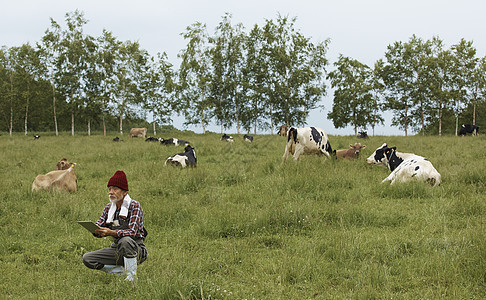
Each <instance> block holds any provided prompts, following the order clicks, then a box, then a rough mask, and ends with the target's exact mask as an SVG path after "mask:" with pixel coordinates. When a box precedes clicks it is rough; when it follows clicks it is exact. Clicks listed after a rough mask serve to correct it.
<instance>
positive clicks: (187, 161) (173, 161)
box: [164, 146, 197, 168]
mask: <svg viewBox="0 0 486 300" xmlns="http://www.w3.org/2000/svg"><path fill="white" fill-rule="evenodd" d="M184 151H185V152H184V153H179V154H176V155H174V156H171V157H169V158H167V160H166V161H165V163H164V165H165V166H167V165H168V164H169V165H172V166H181V167H182V168H185V167H187V166H189V167H196V164H197V158H196V152H195V151H194V148H193V147H191V146H186V147H185V148H184Z"/></svg>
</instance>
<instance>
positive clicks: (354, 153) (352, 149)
mask: <svg viewBox="0 0 486 300" xmlns="http://www.w3.org/2000/svg"><path fill="white" fill-rule="evenodd" d="M364 148H366V145H361V143H355V144H354V145H349V149H344V150H336V158H337V159H340V158H347V159H351V158H359V153H360V152H361V149H364Z"/></svg>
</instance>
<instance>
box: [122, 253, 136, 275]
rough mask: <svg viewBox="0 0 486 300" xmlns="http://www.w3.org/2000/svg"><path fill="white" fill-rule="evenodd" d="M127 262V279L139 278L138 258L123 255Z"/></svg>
mask: <svg viewBox="0 0 486 300" xmlns="http://www.w3.org/2000/svg"><path fill="white" fill-rule="evenodd" d="M123 261H124V263H125V272H126V273H127V278H125V280H128V281H134V280H136V279H137V258H136V257H133V258H128V257H123Z"/></svg>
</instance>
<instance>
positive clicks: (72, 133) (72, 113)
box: [71, 112, 74, 136]
mask: <svg viewBox="0 0 486 300" xmlns="http://www.w3.org/2000/svg"><path fill="white" fill-rule="evenodd" d="M71 136H74V112H71Z"/></svg>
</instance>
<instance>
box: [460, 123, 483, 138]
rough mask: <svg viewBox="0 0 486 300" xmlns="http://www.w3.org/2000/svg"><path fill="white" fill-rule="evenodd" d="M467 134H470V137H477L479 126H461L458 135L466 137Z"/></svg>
mask: <svg viewBox="0 0 486 300" xmlns="http://www.w3.org/2000/svg"><path fill="white" fill-rule="evenodd" d="M467 133H471V134H472V135H479V126H478V125H472V124H462V126H461V130H460V131H459V135H466V134H467Z"/></svg>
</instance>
